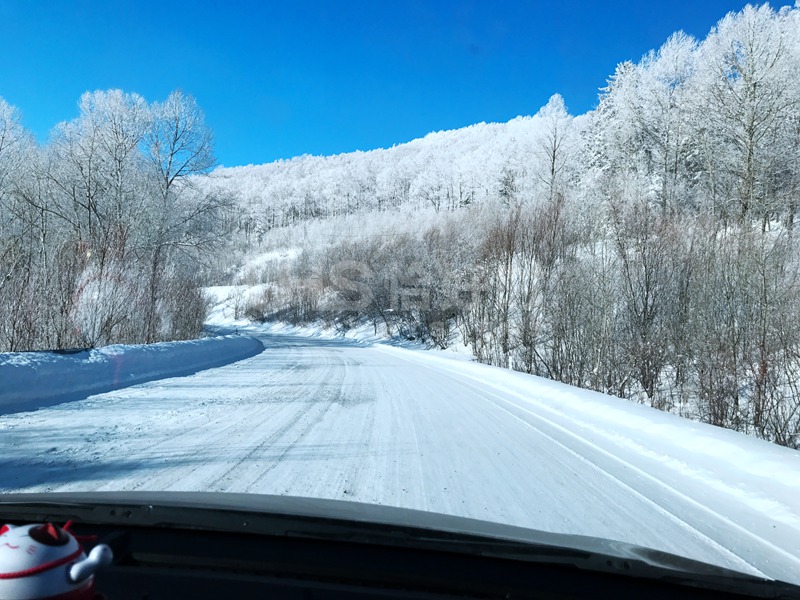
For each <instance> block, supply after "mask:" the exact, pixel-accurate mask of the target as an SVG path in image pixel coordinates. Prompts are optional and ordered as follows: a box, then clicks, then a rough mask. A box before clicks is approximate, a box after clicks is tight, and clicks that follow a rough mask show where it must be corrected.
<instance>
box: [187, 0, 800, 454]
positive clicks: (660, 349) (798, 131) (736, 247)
mask: <svg viewBox="0 0 800 600" xmlns="http://www.w3.org/2000/svg"><path fill="white" fill-rule="evenodd" d="M202 185H203V189H204V190H206V193H210V194H212V195H215V194H216V195H228V196H229V197H232V198H234V199H235V200H236V202H235V204H236V208H235V209H234V210H232V211H229V212H228V213H227V216H226V220H227V226H228V227H230V228H232V229H233V230H235V231H237V232H238V234H237V236H236V240H237V244H238V251H239V252H241V253H247V252H252V251H254V250H258V249H262V250H263V249H269V248H280V247H292V248H299V249H301V250H302V252H301V253H300V255H299V257H298V258H297V259H296V260H293V261H289V262H287V263H281V264H279V265H272V266H268V268H261V269H251V271H250V272H249V273H245V274H244V278H243V279H242V281H243V282H247V283H261V284H264V290H263V294H262V297H261V298H260V299H259V300H258V301H257V302H252V303H251V306H250V307H249V309H248V310H249V315H250V316H251V317H254V318H261V319H275V318H280V319H289V320H293V321H295V322H305V321H312V320H316V319H327V320H328V321H329V322H330V323H332V324H334V323H335V324H337V325H338V326H340V327H348V326H350V325H352V324H355V323H358V322H363V320H364V319H366V320H369V321H372V322H373V323H374V324H375V326H376V328H378V327H380V328H383V329H385V330H388V332H389V333H390V334H400V335H404V336H406V337H409V338H413V339H421V340H424V341H426V342H428V343H430V344H432V345H436V346H439V347H442V348H445V347H448V346H450V345H453V344H462V345H465V346H467V347H468V348H469V350H470V351H471V352H472V353H473V354H474V356H475V357H476V358H477V359H478V360H480V361H482V362H485V363H489V364H493V365H498V366H503V367H509V368H513V369H517V370H520V371H524V372H527V373H533V374H537V375H541V376H545V377H549V378H552V379H556V380H558V381H563V382H566V383H569V384H573V385H577V386H581V387H585V388H590V389H594V390H599V391H602V392H608V393H611V394H615V395H618V396H622V397H627V398H632V399H635V400H638V401H640V402H645V403H647V404H649V405H652V406H654V407H658V408H660V409H663V410H668V411H672V412H675V413H678V414H681V415H684V416H688V417H691V418H695V419H699V420H702V421H704V422H708V423H713V424H715V425H719V426H723V427H729V428H733V429H736V430H739V431H744V432H747V433H751V434H754V435H757V436H759V437H763V438H766V439H769V440H772V441H775V442H777V443H779V444H783V445H787V446H793V447H797V446H798V445H800V389H798V385H799V384H800V308H799V307H800V303H798V300H799V299H800V281H799V280H798V277H799V276H800V255H798V243H797V235H796V230H795V218H796V214H797V210H798V206H797V204H798V199H800V8H784V9H782V10H781V11H778V12H776V11H773V10H772V9H771V8H770V7H769V6H768V5H764V6H761V7H753V6H748V7H747V8H745V9H744V10H743V11H741V12H739V13H732V14H729V15H727V16H726V17H725V18H723V19H722V20H721V21H720V22H719V23H718V25H717V26H716V27H715V28H714V29H713V30H712V31H711V32H710V34H709V35H708V36H707V38H706V39H704V40H702V41H699V40H695V39H693V38H692V37H690V36H688V35H685V34H683V33H676V34H675V35H673V36H672V37H670V39H668V40H667V41H666V43H665V44H664V45H663V46H662V47H661V48H659V49H658V50H656V51H653V52H651V53H649V54H647V55H646V56H644V57H643V58H642V59H641V60H640V61H639V62H638V63H633V62H625V63H623V64H620V65H619V66H618V67H617V69H616V71H615V73H614V74H613V75H612V76H611V77H610V79H609V81H608V86H607V88H605V89H604V90H603V91H602V93H601V95H600V97H599V102H598V106H597V108H596V110H594V111H592V112H591V113H589V114H586V115H582V116H579V117H572V116H570V115H569V114H568V112H567V109H566V107H565V106H564V102H563V100H562V99H561V97H560V96H558V95H556V96H553V98H552V99H551V100H550V101H549V102H548V104H547V105H546V106H545V107H543V108H542V109H541V110H540V111H539V112H538V113H537V114H536V115H534V116H533V117H520V118H518V119H515V120H513V121H511V122H509V123H505V124H488V125H487V124H479V125H475V126H472V127H469V128H466V129H462V130H455V131H447V132H438V133H432V134H430V135H428V136H427V137H425V138H423V139H420V140H415V141H414V142H411V143H408V144H402V145H398V146H395V147H393V148H389V149H385V150H376V151H372V152H357V153H351V154H343V155H338V156H332V157H311V156H304V157H299V158H296V159H292V160H288V161H279V162H277V163H273V164H269V165H263V166H250V167H238V168H232V169H219V170H217V171H215V172H214V173H212V174H211V176H210V177H209V178H207V180H206V181H205V182H203V184H202ZM231 250H234V249H231Z"/></svg>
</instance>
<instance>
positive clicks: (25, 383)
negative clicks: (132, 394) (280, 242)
mask: <svg viewBox="0 0 800 600" xmlns="http://www.w3.org/2000/svg"><path fill="white" fill-rule="evenodd" d="M262 350H263V346H262V345H261V343H260V342H259V341H258V340H256V339H254V338H252V337H249V336H239V335H228V336H221V337H209V338H203V339H198V340H189V341H183V342H164V343H159V344H148V345H140V346H123V345H115V346H106V347H104V348H96V349H91V350H83V351H81V352H76V353H72V354H59V353H55V352H6V353H0V413H2V412H7V411H9V410H23V409H24V410H33V409H35V408H38V407H41V406H46V405H49V404H53V403H57V402H65V401H69V400H75V399H80V398H85V397H87V396H89V395H90V394H97V393H100V392H107V391H111V390H115V389H119V388H123V387H126V386H130V385H134V384H137V383H143V382H145V381H152V380H154V379H164V378H165V377H175V376H178V375H188V374H191V373H196V372H197V371H200V370H202V369H208V368H210V367H218V366H221V365H225V364H228V363H231V362H234V361H237V360H241V359H243V358H248V357H250V356H253V355H254V354H257V353H258V352H261V351H262Z"/></svg>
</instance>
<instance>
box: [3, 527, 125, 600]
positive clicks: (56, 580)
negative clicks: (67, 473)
mask: <svg viewBox="0 0 800 600" xmlns="http://www.w3.org/2000/svg"><path fill="white" fill-rule="evenodd" d="M69 526H70V523H67V524H66V525H65V526H64V527H58V526H57V525H53V524H52V523H44V524H38V525H21V526H14V525H3V526H2V527H0V600H34V599H35V600H44V599H45V598H46V599H48V600H92V598H94V574H95V572H96V571H97V570H98V569H99V568H100V567H102V566H105V565H108V564H110V563H111V559H112V555H111V548H109V547H108V546H106V545H105V544H98V545H97V546H95V547H94V548H93V549H92V551H91V552H89V556H88V557H87V556H86V553H85V552H84V551H83V548H82V547H81V544H80V543H79V542H78V540H77V539H75V536H73V535H72V534H71V533H70V532H69Z"/></svg>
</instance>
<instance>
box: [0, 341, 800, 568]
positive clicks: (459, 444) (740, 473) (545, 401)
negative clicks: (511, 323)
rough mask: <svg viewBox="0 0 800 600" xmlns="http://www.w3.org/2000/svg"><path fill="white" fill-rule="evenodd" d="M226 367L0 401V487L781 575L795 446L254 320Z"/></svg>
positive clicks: (791, 532) (799, 524)
mask: <svg viewBox="0 0 800 600" xmlns="http://www.w3.org/2000/svg"><path fill="white" fill-rule="evenodd" d="M261 339H262V341H263V342H264V345H265V346H266V350H265V351H264V352H263V353H262V354H260V355H258V356H255V357H253V358H249V359H246V360H243V361H240V362H238V363H234V364H232V365H228V366H226V367H221V368H216V369H209V370H207V371H203V372H201V373H198V374H195V375H192V376H188V377H180V378H173V379H165V380H161V381H155V382H150V383H147V384H143V385H139V386H135V387H131V388H128V389H124V390H119V391H116V392H110V393H107V394H102V395H97V396H92V397H90V398H87V399H85V400H80V401H75V402H69V403H64V404H60V405H58V406H53V407H49V408H44V409H41V410H38V411H34V412H22V413H16V414H8V415H0V491H2V492H13V491H46V490H47V491H69V490H73V491H90V490H135V489H143V490H202V491H237V492H258V493H267V494H288V495H297V496H315V497H324V498H338V499H353V500H358V501H362V502H370V503H381V504H388V505H394V506H401V507H409V508H417V509H423V510H431V511H436V512H443V513H449V514H454V515H461V516H468V517H473V518H479V519H485V520H492V521H499V522H505V523H511V524H514V525H519V526H525V527H530V528H534V529H542V530H548V531H555V532H567V533H575V534H584V535H591V536H600V537H605V538H611V539H618V540H622V541H626V542H632V543H636V544H641V545H644V546H649V547H652V548H657V549H662V550H666V551H670V552H674V553H677V554H681V555H684V556H689V557H692V558H696V559H699V560H704V561H707V562H712V563H716V564H719V565H723V566H728V567H731V568H734V569H737V570H740V571H745V572H748V573H753V574H758V575H766V576H769V577H773V578H778V579H783V580H788V581H793V582H800V453H798V452H796V451H792V450H788V449H785V448H779V447H777V446H774V445H771V444H768V443H766V442H762V441H760V440H756V439H753V438H749V437H746V436H743V435H740V434H736V433H733V432H729V431H723V430H720V429H717V428H714V427H710V426H706V425H701V424H698V423H693V422H690V421H686V420H683V419H680V418H678V417H675V416H672V415H667V414H664V413H661V412H658V411H655V410H652V409H649V408H646V407H643V406H639V405H636V404H633V403H630V402H626V401H623V400H619V399H616V398H610V397H607V396H601V395H599V394H593V393H590V392H585V391H582V390H577V389H575V388H571V387H568V386H564V385H560V384H556V383H553V382H549V381H545V380H542V379H538V378H533V377H529V376H525V375H521V374H518V373H512V372H509V371H504V370H500V369H493V368H491V367H485V366H483V365H476V364H473V363H469V362H467V361H463V360H457V359H451V358H448V357H442V356H440V355H439V354H438V353H432V352H423V351H412V350H405V349H401V348H395V347H390V346H382V345H373V346H367V345H360V344H357V343H354V342H349V341H346V340H324V339H317V338H308V337H300V336H289V335H268V334H262V335H261Z"/></svg>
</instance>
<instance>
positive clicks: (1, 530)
mask: <svg viewBox="0 0 800 600" xmlns="http://www.w3.org/2000/svg"><path fill="white" fill-rule="evenodd" d="M15 527H16V525H9V524H8V523H6V524H5V525H3V526H2V527H0V535H3V534H4V533H5V532H6V531H10V530H11V529H14V528H15Z"/></svg>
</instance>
